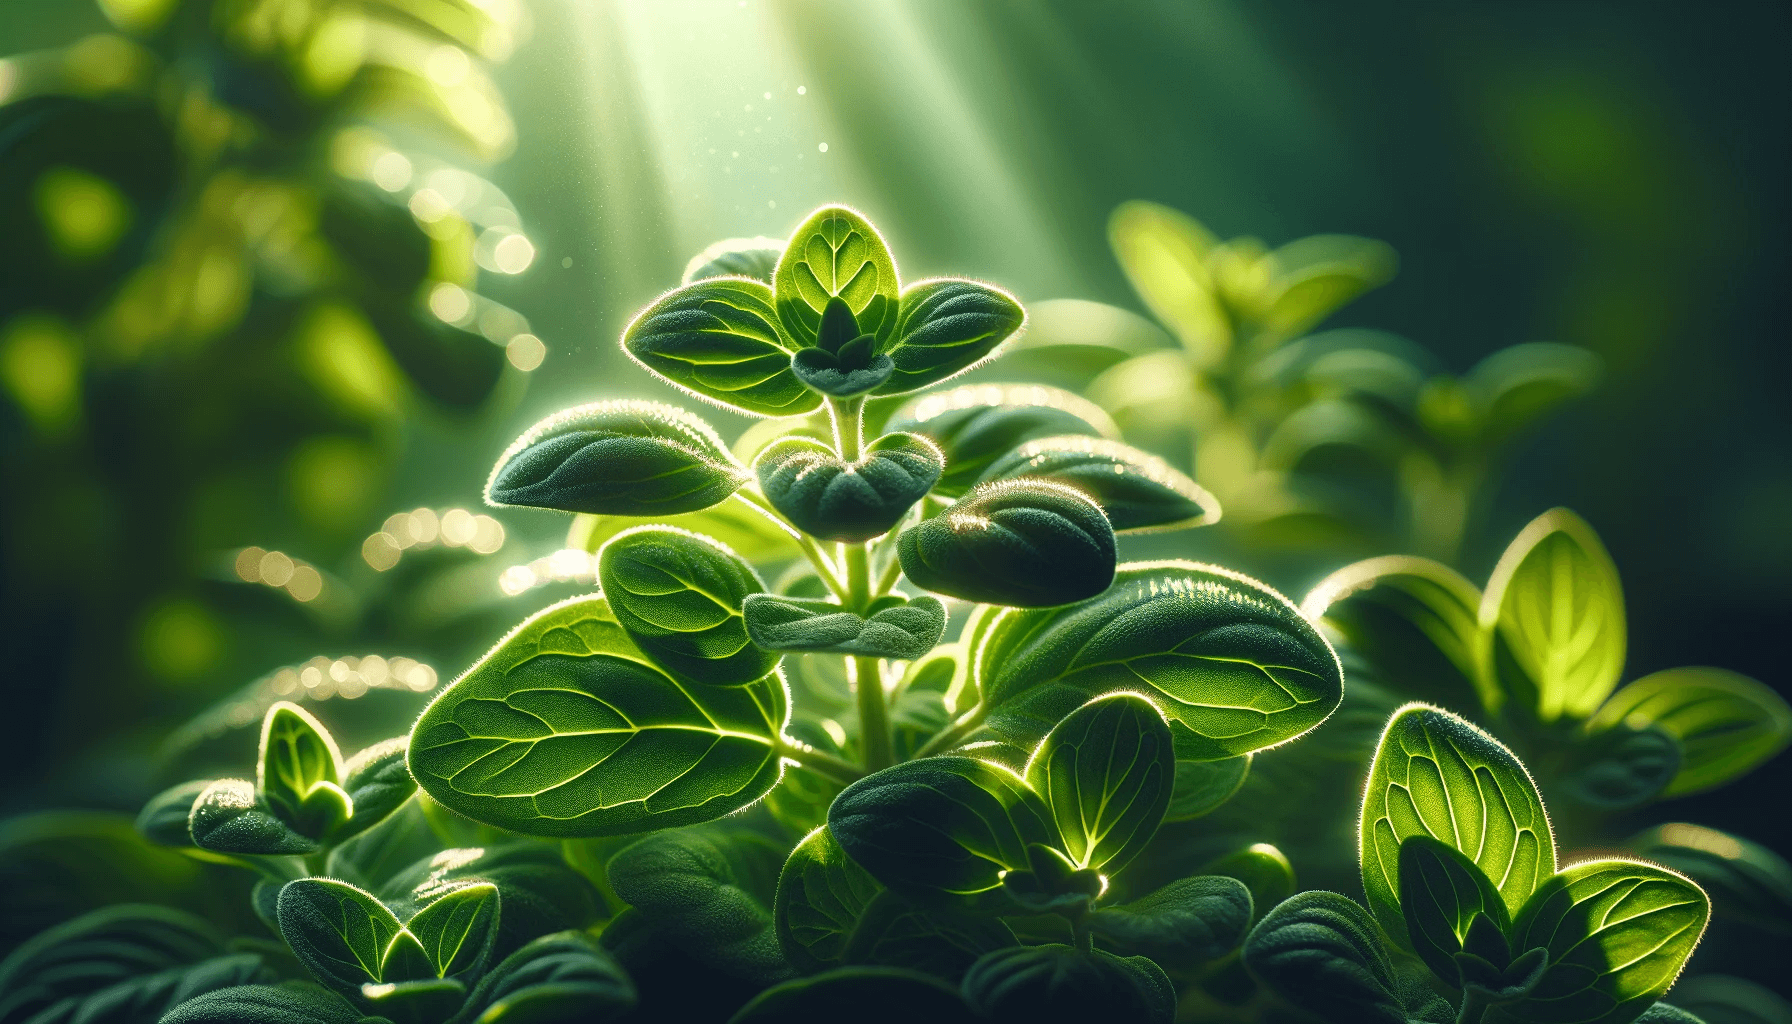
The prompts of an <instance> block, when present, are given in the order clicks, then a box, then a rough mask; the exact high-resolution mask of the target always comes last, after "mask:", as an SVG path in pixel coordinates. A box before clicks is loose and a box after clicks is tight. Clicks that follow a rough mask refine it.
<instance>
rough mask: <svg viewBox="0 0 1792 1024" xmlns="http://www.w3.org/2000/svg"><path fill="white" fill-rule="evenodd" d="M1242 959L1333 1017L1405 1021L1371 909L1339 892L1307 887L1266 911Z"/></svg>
mask: <svg viewBox="0 0 1792 1024" xmlns="http://www.w3.org/2000/svg"><path fill="white" fill-rule="evenodd" d="M1244 963H1245V966H1246V967H1248V968H1250V971H1251V973H1252V974H1254V975H1256V976H1257V978H1258V980H1260V981H1262V982H1263V984H1264V985H1265V986H1267V987H1268V988H1269V989H1271V990H1272V991H1274V992H1275V993H1276V995H1278V996H1281V997H1282V998H1283V999H1284V1000H1286V1001H1288V1002H1289V1003H1292V1004H1293V1005H1295V1006H1297V1007H1299V1008H1300V1009H1302V1010H1305V1011H1307V1012H1308V1013H1311V1014H1313V1015H1314V1016H1316V1017H1318V1018H1319V1019H1320V1020H1324V1021H1328V1022H1331V1024H1407V1019H1408V1018H1407V1013H1406V1008H1405V1007H1404V1006H1403V1005H1402V1003H1401V1000H1400V997H1399V996H1398V995H1397V994H1396V993H1397V986H1396V982H1395V976H1394V967H1393V963H1392V962H1391V961H1390V959H1389V957H1388V951H1387V949H1386V948H1385V947H1384V946H1383V945H1382V942H1381V933H1380V932H1379V931H1377V930H1376V927H1375V922H1374V921H1373V920H1372V919H1371V918H1370V917H1369V914H1368V913H1367V912H1366V911H1364V910H1363V908H1362V907H1360V906H1358V905H1357V904H1356V903H1354V902H1353V901H1351V900H1349V899H1347V898H1345V897H1343V896H1340V895H1338V894H1337V893H1335V892H1319V891H1311V892H1303V893H1298V894H1296V895H1294V896H1292V897H1290V898H1289V899H1287V900H1285V901H1283V902H1282V903H1281V904H1280V905H1279V906H1277V907H1276V908H1275V909H1274V910H1271V911H1270V912H1269V913H1268V914H1266V915H1265V916H1264V918H1263V920H1262V922H1260V923H1259V924H1258V925H1257V927H1256V928H1254V929H1252V931H1251V934H1250V937H1249V938H1247V939H1246V940H1245V943H1244Z"/></svg>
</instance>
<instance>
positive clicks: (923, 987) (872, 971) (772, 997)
mask: <svg viewBox="0 0 1792 1024" xmlns="http://www.w3.org/2000/svg"><path fill="white" fill-rule="evenodd" d="M830 1019H851V1020H854V1021H858V1022H860V1024H907V1022H909V1021H917V1020H925V1021H928V1022H930V1024H971V1022H972V1021H974V1020H976V1019H977V1018H976V1017H974V1016H973V1015H972V1014H971V1012H970V1010H969V1008H967V1007H966V1006H965V1003H964V1000H963V999H962V998H961V997H960V996H959V994H958V990H957V989H956V988H954V987H952V986H951V985H948V984H946V983H944V982H942V981H939V980H938V979H936V978H932V977H929V976H928V975H925V974H922V973H920V972H918V971H910V970H905V969H903V968H900V967H843V968H839V969H837V970H832V971H826V972H824V973H822V974H818V975H815V976H814V977H812V978H797V979H795V980H793V981H787V982H785V983H783V984H782V985H777V986H774V987H772V988H769V989H766V990H765V991H764V992H761V993H759V995H757V996H755V997H754V998H753V1000H752V1001H751V1002H749V1003H747V1005H745V1006H743V1007H741V1009H740V1012H739V1013H736V1014H735V1015H734V1016H733V1017H731V1018H729V1024H775V1022H783V1021H794V1020H830Z"/></svg>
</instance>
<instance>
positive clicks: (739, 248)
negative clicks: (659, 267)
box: [679, 235, 784, 285]
mask: <svg viewBox="0 0 1792 1024" xmlns="http://www.w3.org/2000/svg"><path fill="white" fill-rule="evenodd" d="M782 255H784V241H783V240H782V239H778V238H767V237H765V236H764V235H760V236H758V237H756V238H724V239H722V240H721V241H720V242H716V243H715V244H713V245H711V246H709V247H708V248H706V249H704V250H703V251H702V252H700V253H698V254H697V255H695V256H692V257H691V259H690V262H689V263H686V264H685V266H684V276H683V277H682V278H680V279H679V283H680V284H690V283H691V282H692V281H704V280H707V279H709V278H712V277H750V278H752V279H753V280H755V281H760V282H763V283H765V284H768V285H769V284H771V283H772V274H773V272H775V271H776V270H777V269H778V257H780V256H782Z"/></svg>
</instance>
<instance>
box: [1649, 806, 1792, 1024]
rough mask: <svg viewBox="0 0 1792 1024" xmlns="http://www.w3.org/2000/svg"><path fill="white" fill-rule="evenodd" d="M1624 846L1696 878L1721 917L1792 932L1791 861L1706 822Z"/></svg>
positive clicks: (1666, 829)
mask: <svg viewBox="0 0 1792 1024" xmlns="http://www.w3.org/2000/svg"><path fill="white" fill-rule="evenodd" d="M1624 845H1625V846H1626V847H1627V848H1628V849H1629V850H1630V851H1631V852H1632V853H1635V854H1637V855H1638V856H1640V857H1643V858H1646V859H1647V860H1649V861H1650V862H1651V863H1655V864H1661V865H1663V866H1665V867H1669V868H1672V869H1674V870H1675V871H1678V872H1680V873H1681V874H1683V875H1685V876H1686V877H1688V878H1690V879H1692V880H1693V881H1694V882H1697V883H1698V884H1699V886H1700V887H1701V888H1703V889H1704V890H1705V892H1706V893H1707V894H1709V895H1710V897H1711V903H1712V905H1713V906H1714V908H1715V909H1716V911H1717V914H1718V916H1720V917H1725V918H1730V919H1733V920H1737V921H1744V922H1747V923H1748V924H1751V925H1754V926H1755V927H1757V928H1761V929H1764V930H1766V931H1771V932H1778V933H1780V934H1787V933H1792V865H1789V864H1787V863H1786V859H1785V858H1784V857H1781V856H1780V855H1779V854H1777V853H1775V852H1773V851H1772V850H1770V849H1768V848H1767V847H1765V846H1762V845H1761V844H1760V843H1757V842H1753V841H1751V840H1748V839H1743V838H1742V837H1740V836H1733V835H1730V834H1729V833H1727V832H1719V831H1718V830H1716V829H1713V828H1705V827H1704V826H1702V825H1689V824H1686V823H1685V822H1673V823H1670V824H1667V825H1658V826H1656V827H1655V828H1652V829H1649V830H1648V831H1647V832H1644V833H1642V834H1641V835H1638V836H1635V837H1634V838H1632V839H1631V840H1630V841H1629V842H1628V843H1626V844H1624ZM1675 991H1676V992H1678V991H1679V990H1678V989H1676V990H1675ZM1788 1024H1792V1021H1789V1022H1788Z"/></svg>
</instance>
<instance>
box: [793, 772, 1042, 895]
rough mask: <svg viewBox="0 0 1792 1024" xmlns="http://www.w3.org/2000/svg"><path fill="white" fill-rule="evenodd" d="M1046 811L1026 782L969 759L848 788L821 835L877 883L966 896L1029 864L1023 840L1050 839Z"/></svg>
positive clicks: (880, 774)
mask: <svg viewBox="0 0 1792 1024" xmlns="http://www.w3.org/2000/svg"><path fill="white" fill-rule="evenodd" d="M1051 820H1052V819H1051V811H1050V809H1049V808H1048V807H1046V805H1045V803H1044V801H1042V800H1040V799H1039V796H1038V795H1037V794H1035V793H1034V792H1033V790H1032V789H1030V788H1029V787H1028V786H1027V783H1026V781H1025V780H1023V779H1022V778H1021V777H1020V776H1018V775H1016V774H1014V773H1013V772H1010V771H1008V770H1007V769H1005V768H1002V767H999V766H997V765H994V764H989V763H987V762H984V761H977V760H974V759H972V758H968V757H928V758H922V759H920V760H918V761H905V762H903V763H902V764H898V765H896V766H894V767H891V768H885V769H884V770H883V771H880V772H877V773H876V774H874V775H870V776H867V777H866V778H863V779H860V780H859V781H857V782H855V783H853V784H852V785H850V786H848V787H846V789H845V790H843V791H842V792H841V794H840V795H839V796H838V797H836V798H835V799H834V803H833V805H832V806H831V807H829V808H828V831H829V832H831V833H832V834H833V836H834V839H835V840H836V841H837V842H838V843H839V844H840V846H841V848H842V849H844V850H845V851H846V853H847V855H848V856H850V857H851V858H852V859H853V860H854V861H857V862H858V863H859V864H860V865H861V866H863V867H864V868H865V870H867V871H869V872H870V873H871V875H872V876H873V877H874V878H876V879H877V880H878V881H879V882H882V883H883V884H884V885H886V886H889V887H890V888H892V889H896V890H898V891H902V892H913V893H917V894H919V895H921V896H926V895H928V894H932V893H940V892H945V893H953V894H970V893H978V892H984V891H987V890H990V889H994V888H996V887H997V886H998V885H1000V884H1001V881H1002V879H1001V874H1002V872H1003V871H1006V870H1022V869H1026V868H1028V867H1029V863H1028V859H1027V844H1029V843H1046V844H1049V843H1052V842H1054V841H1055V840H1056V839H1057V836H1056V832H1057V829H1056V828H1055V827H1054V826H1053V825H1052V824H1051Z"/></svg>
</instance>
